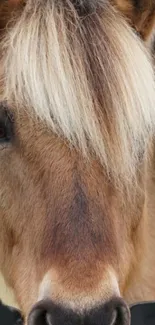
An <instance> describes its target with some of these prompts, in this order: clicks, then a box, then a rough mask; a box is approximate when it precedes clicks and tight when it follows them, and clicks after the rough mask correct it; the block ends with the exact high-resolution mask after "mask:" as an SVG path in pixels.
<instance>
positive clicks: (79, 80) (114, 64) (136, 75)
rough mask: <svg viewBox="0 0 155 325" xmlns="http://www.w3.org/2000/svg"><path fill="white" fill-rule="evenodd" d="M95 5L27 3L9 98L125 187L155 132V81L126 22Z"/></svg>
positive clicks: (13, 42) (7, 46) (9, 52)
mask: <svg viewBox="0 0 155 325" xmlns="http://www.w3.org/2000/svg"><path fill="white" fill-rule="evenodd" d="M93 4H94V6H93V10H92V11H91V14H90V15H85V14H84V13H83V15H81V14H79V11H78V10H77V8H76V7H75V6H74V5H73V2H72V1H70V0H66V1H63V2H62V1H49V0H48V1H46V2H45V1H33V0H29V1H27V4H26V6H25V9H24V10H23V12H22V14H21V15H20V17H19V18H18V20H16V22H15V24H14V27H13V28H12V29H11V30H10V31H8V33H7V37H6V38H5V39H4V43H3V53H4V55H3V58H2V61H1V67H3V68H4V70H3V76H4V92H3V94H2V99H3V100H7V101H8V102H9V103H14V104H15V105H16V106H18V107H26V109H29V111H30V112H31V113H32V112H34V113H35V114H36V115H37V116H39V118H41V119H43V120H44V121H45V122H46V123H47V124H48V126H49V127H50V128H51V130H52V131H53V132H56V133H57V134H58V135H60V136H62V137H64V138H66V139H67V140H68V141H69V143H71V144H72V145H73V146H75V147H76V148H80V150H82V152H83V153H84V154H85V155H88V153H89V152H92V153H93V154H95V155H96V156H97V157H98V158H99V159H100V161H101V163H102V164H103V165H104V167H105V169H106V172H107V174H108V175H111V176H113V178H114V180H115V181H116V183H117V184H119V185H120V184H121V183H122V181H123V182H129V180H130V181H131V180H132V176H134V175H135V171H136V169H137V163H138V162H139V156H140V155H141V151H143V150H144V148H145V145H146V143H147V140H148V136H149V135H150V134H151V133H152V130H153V128H154V124H155V96H154V93H155V92H154V91H155V88H154V77H153V71H152V67H151V64H150V62H149V58H148V56H147V54H146V51H145V48H144V46H143V45H142V44H141V42H140V41H139V40H138V38H137V37H136V36H135V35H133V33H132V31H131V30H130V28H129V27H128V25H127V24H126V23H125V22H124V20H123V19H122V18H121V17H120V16H119V15H118V13H117V12H116V11H115V10H114V9H112V7H111V6H110V5H109V4H107V3H106V2H105V1H99V2H96V1H94V2H93ZM95 4H96V5H95ZM91 9H92V8H91ZM81 12H82V11H81ZM101 35H102V38H101ZM148 84H149V87H148Z"/></svg>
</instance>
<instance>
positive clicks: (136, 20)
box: [113, 0, 155, 40]
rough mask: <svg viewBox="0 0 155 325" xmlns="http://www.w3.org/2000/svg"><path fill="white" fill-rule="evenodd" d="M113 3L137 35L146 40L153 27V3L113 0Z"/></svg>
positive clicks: (152, 1) (151, 0) (139, 0)
mask: <svg viewBox="0 0 155 325" xmlns="http://www.w3.org/2000/svg"><path fill="white" fill-rule="evenodd" d="M113 3H114V4H116V6H117V7H118V9H119V10H120V11H121V12H122V13H123V15H125V17H127V19H128V21H129V23H130V24H131V25H132V26H133V27H134V28H135V29H136V31H137V32H138V33H139V35H140V36H141V37H142V38H143V39H144V40H147V39H148V37H149V36H150V35H151V33H152V29H153V28H154V26H155V1H154V0H138V1H133V0H114V1H113Z"/></svg>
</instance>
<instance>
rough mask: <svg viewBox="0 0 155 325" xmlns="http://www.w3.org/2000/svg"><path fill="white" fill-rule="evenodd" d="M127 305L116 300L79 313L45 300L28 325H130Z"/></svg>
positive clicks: (33, 311) (33, 312)
mask: <svg viewBox="0 0 155 325" xmlns="http://www.w3.org/2000/svg"><path fill="white" fill-rule="evenodd" d="M129 324H130V312H129V308H128V307H127V305H126V303H125V302H124V301H123V300H122V299H120V298H114V299H112V300H110V301H109V302H107V303H106V304H104V305H102V306H100V307H96V308H94V309H91V310H90V311H87V312H83V313H78V312H75V311H73V310H71V309H67V308H65V307H62V306H59V305H56V304H54V303H53V302H52V301H50V300H44V301H41V302H39V303H38V304H36V305H35V306H34V307H33V309H32V311H31V312H30V315H29V317H28V325H129Z"/></svg>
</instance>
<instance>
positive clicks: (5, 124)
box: [0, 103, 13, 144]
mask: <svg viewBox="0 0 155 325" xmlns="http://www.w3.org/2000/svg"><path fill="white" fill-rule="evenodd" d="M12 138H13V118H12V114H11V113H10V112H9V110H8V108H7V106H6V105H5V104H3V103H1V104H0V144H5V143H8V142H10V141H11V140H12Z"/></svg>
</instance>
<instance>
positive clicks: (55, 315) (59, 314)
mask: <svg viewBox="0 0 155 325" xmlns="http://www.w3.org/2000/svg"><path fill="white" fill-rule="evenodd" d="M28 325H82V324H81V316H80V315H79V314H77V313H75V312H73V311H72V310H70V309H65V308H63V307H61V306H59V305H56V304H54V303H53V302H52V301H50V300H44V301H40V302H39V303H37V304H36V305H35V306H34V307H33V309H32V311H31V312H30V315H29V317H28Z"/></svg>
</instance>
